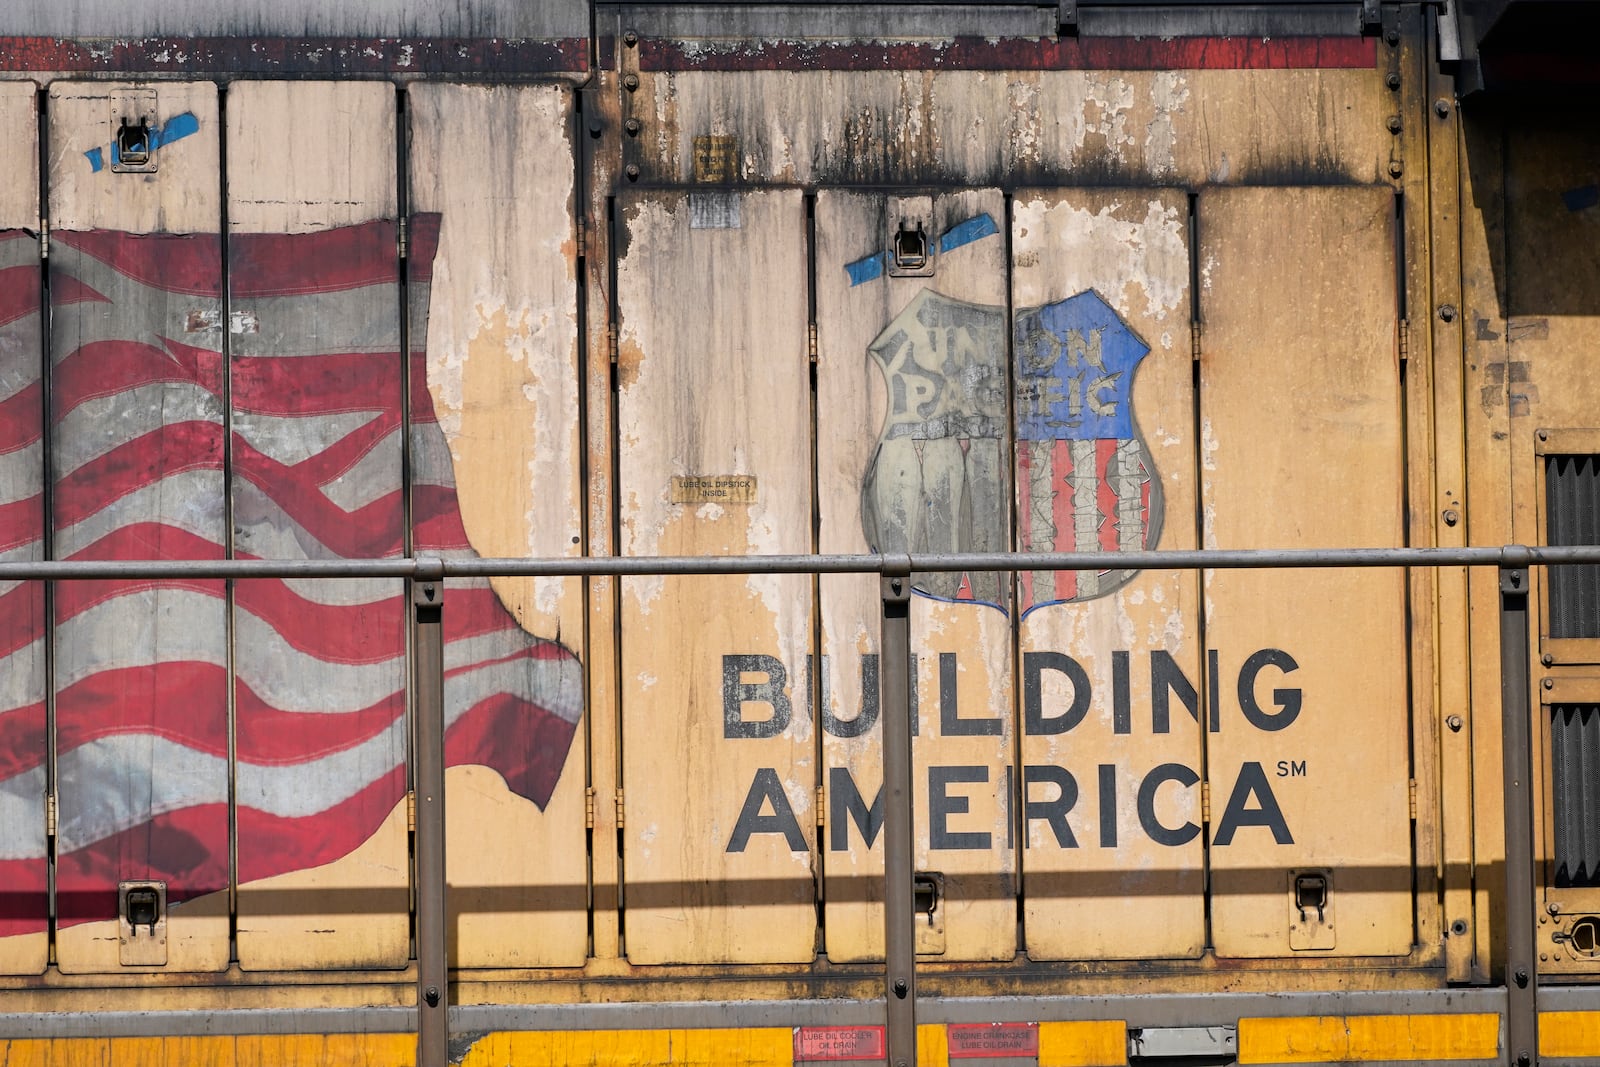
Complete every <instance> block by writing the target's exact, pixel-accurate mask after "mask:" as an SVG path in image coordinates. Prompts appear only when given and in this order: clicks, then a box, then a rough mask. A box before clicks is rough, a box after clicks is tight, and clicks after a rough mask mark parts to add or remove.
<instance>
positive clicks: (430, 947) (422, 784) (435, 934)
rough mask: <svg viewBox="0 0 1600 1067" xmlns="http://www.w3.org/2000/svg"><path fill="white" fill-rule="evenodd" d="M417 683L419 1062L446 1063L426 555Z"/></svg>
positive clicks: (434, 630) (435, 596) (439, 729)
mask: <svg viewBox="0 0 1600 1067" xmlns="http://www.w3.org/2000/svg"><path fill="white" fill-rule="evenodd" d="M411 606H412V609H413V611H414V612H415V614H416V644H415V657H414V663H415V667H416V677H415V682H414V685H413V688H412V694H413V697H414V703H413V710H414V713H415V715H416V737H415V752H416V757H415V758H416V787H415V788H416V818H417V823H416V825H417V829H416V835H417V837H416V849H417V1067H445V1064H446V1061H447V1059H448V1055H449V1041H450V985H449V971H448V967H449V956H448V954H447V953H448V947H447V945H446V943H445V901H444V896H445V882H444V879H445V874H444V619H443V615H444V612H443V608H444V563H443V562H442V561H441V560H437V559H419V560H418V561H417V570H416V577H415V578H414V579H413V580H412V583H411Z"/></svg>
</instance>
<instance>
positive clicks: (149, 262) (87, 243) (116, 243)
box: [50, 230, 222, 299]
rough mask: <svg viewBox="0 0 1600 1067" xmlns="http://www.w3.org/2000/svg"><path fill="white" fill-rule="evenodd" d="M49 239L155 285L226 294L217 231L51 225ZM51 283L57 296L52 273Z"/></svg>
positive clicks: (188, 293) (211, 294)
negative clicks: (151, 231) (143, 231)
mask: <svg viewBox="0 0 1600 1067" xmlns="http://www.w3.org/2000/svg"><path fill="white" fill-rule="evenodd" d="M50 240H51V242H52V243H54V242H59V243H61V244H63V245H66V246H67V247H68V248H75V249H77V250H78V251H80V252H82V253H83V254H84V255H87V256H92V257H93V258H95V259H98V260H99V261H100V262H102V263H104V264H106V265H107V266H109V267H111V268H112V269H113V270H115V271H116V272H117V273H118V274H122V275H125V276H126V277H129V278H132V279H133V280H134V281H136V282H138V283H140V284H141V285H146V286H149V287H150V288H152V289H162V290H165V291H166V292H169V293H177V294H179V295H182V296H200V297H211V298H213V299H215V298H217V297H220V296H221V295H222V242H220V241H218V240H217V238H216V235H215V234H170V233H159V234H138V233H123V232H120V231H116V230H51V231H50ZM50 288H51V297H52V299H54V296H55V277H54V276H52V277H51V284H50Z"/></svg>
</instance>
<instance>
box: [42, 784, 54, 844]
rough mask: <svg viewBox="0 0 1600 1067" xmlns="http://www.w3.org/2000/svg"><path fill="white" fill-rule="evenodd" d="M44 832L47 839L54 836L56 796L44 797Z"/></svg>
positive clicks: (51, 794) (46, 795)
mask: <svg viewBox="0 0 1600 1067" xmlns="http://www.w3.org/2000/svg"><path fill="white" fill-rule="evenodd" d="M44 832H45V836H47V837H54V836H56V795H55V794H54V793H46V794H45V795H44Z"/></svg>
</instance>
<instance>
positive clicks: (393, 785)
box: [0, 216, 583, 936]
mask: <svg viewBox="0 0 1600 1067" xmlns="http://www.w3.org/2000/svg"><path fill="white" fill-rule="evenodd" d="M438 226H439V219H438V217H437V216H419V217H417V218H416V219H415V220H413V226H412V232H413V239H412V243H411V249H412V250H411V258H410V277H411V281H412V282H413V286H412V290H411V295H412V319H413V327H414V328H413V331H412V337H413V342H412V351H410V352H409V353H404V354H402V352H401V336H400V330H399V314H398V311H397V307H398V304H397V301H398V295H399V290H398V285H397V283H398V281H399V275H398V260H397V258H396V254H395V249H396V226H395V224H394V222H392V221H376V222H372V223H367V224H364V225H358V226H351V227H345V228H342V229H337V230H331V231H326V232H322V233H315V234H297V235H281V234H261V235H252V234H243V235H238V234H236V235H231V236H230V237H229V238H228V241H229V245H228V251H229V274H228V295H229V304H228V312H229V313H228V314H227V316H226V321H225V319H224V305H223V301H222V289H221V285H222V277H223V270H222V261H221V248H222V246H221V241H220V240H219V238H218V237H216V236H215V235H186V236H173V235H151V236H137V235H131V234H122V233H112V232H90V233H60V232H58V233H53V234H52V248H51V256H50V268H49V269H50V284H51V297H52V304H53V307H52V313H53V320H52V321H53V329H52V352H51V353H50V363H51V381H50V387H51V388H50V392H51V399H50V426H49V440H50V445H51V448H50V465H51V472H50V473H51V477H52V478H53V480H54V494H53V500H52V505H53V507H52V511H53V514H52V515H51V517H50V521H51V523H52V524H53V535H54V554H55V555H56V556H57V557H58V558H70V559H216V558H222V557H223V556H224V555H226V554H227V553H228V552H229V550H230V549H231V551H232V552H233V554H234V555H236V556H237V557H239V558H264V559H328V558H341V557H343V558H355V557H393V556H399V555H401V554H403V553H404V552H405V551H406V529H407V507H406V488H407V486H406V484H405V469H404V467H405V465H404V460H403V454H404V449H403V441H404V436H403V435H405V434H407V433H408V432H409V434H410V444H411V453H412V462H411V468H410V473H411V478H410V481H411V485H410V489H411V496H410V521H411V531H412V538H411V539H412V542H413V547H414V550H415V551H416V552H418V553H430V554H440V555H446V556H449V555H457V556H460V555H470V554H472V549H471V547H470V545H469V543H468V540H467V536H466V532H465V530H464V528H463V525H462V520H461V515H460V509H459V507H458V505H457V501H456V495H455V483H454V476H453V469H452V465H451V460H450V453H449V449H448V446H447V444H446V442H445V439H444V436H443V433H442V432H441V430H440V428H439V425H438V423H437V420H436V418H435V416H434V411H433V405H432V402H431V397H430V394H429V392H428V389H427V360H426V355H425V351H424V349H423V343H424V338H425V337H426V307H427V299H426V296H427V285H428V283H429V281H430V277H431V267H432V259H433V254H434V249H435V247H436V243H437V234H438ZM14 244H15V245H17V246H18V248H22V249H24V250H23V251H17V250H15V249H14V248H13V245H14ZM5 257H10V258H5ZM25 259H31V262H32V264H34V266H32V267H29V266H27V263H26V262H24V260H25ZM13 260H16V261H17V265H15V266H13V264H12V261H13ZM36 264H37V244H36V243H35V242H34V241H33V239H32V238H31V237H29V238H27V239H26V241H22V240H21V239H20V237H18V236H16V235H0V270H27V269H34V270H36V269H37V267H36ZM5 277H7V278H9V277H10V275H6V276H5ZM18 280H19V281H20V282H22V283H26V281H27V279H26V277H19V279H18ZM24 287H25V286H12V285H10V284H7V285H5V286H4V287H3V289H0V404H3V405H6V407H5V409H4V410H5V412H6V414H7V415H8V416H9V415H10V414H11V413H12V412H13V411H16V412H18V413H20V414H19V415H18V418H17V419H16V420H13V419H11V418H9V417H8V418H7V419H6V421H5V423H4V429H3V430H0V494H3V495H0V551H4V552H5V553H6V556H7V558H39V557H40V556H41V554H42V553H41V547H42V535H43V528H44V523H45V518H44V512H43V506H42V480H41V479H42V472H40V439H41V434H40V432H39V430H40V427H39V425H38V423H39V419H38V416H37V414H35V415H34V416H33V421H32V423H31V424H30V423H29V421H28V419H29V416H28V414H27V413H28V412H29V411H32V412H35V413H37V412H39V411H40V410H41V406H40V401H39V393H38V390H39V388H40V382H39V373H38V367H39V360H38V356H37V346H36V343H35V347H34V348H33V349H32V352H31V354H30V353H29V351H28V349H27V345H26V344H25V343H20V342H19V343H15V344H14V343H13V340H14V339H15V338H22V339H24V340H25V339H26V337H28V336H32V337H34V338H37V336H38V322H37V307H36V303H37V293H38V284H37V276H35V279H34V281H33V283H32V286H31V290H30V292H31V297H30V299H32V300H33V301H34V306H31V307H30V306H29V305H28V303H27V301H26V300H23V299H21V298H18V297H15V295H14V294H16V293H17V292H18V291H19V290H20V289H21V288H24ZM13 303H14V304H15V305H16V306H15V307H12V306H11V304H13ZM30 316H32V319H31V325H30ZM30 330H31V331H32V333H31V334H29V332H28V331H30ZM223 331H227V332H228V334H229V336H230V340H231V355H232V359H231V365H229V366H224V363H223V357H222V355H221V350H222V336H223ZM14 351H15V352H20V353H21V355H20V356H17V357H16V358H13V353H14ZM406 359H408V360H409V367H410V374H411V405H410V410H409V412H406V411H405V410H404V407H405V405H404V402H403V396H404V388H405V386H404V374H403V370H404V364H403V363H402V360H406ZM30 363H31V372H30ZM30 373H31V377H30ZM30 391H31V394H30ZM30 395H31V399H30ZM230 408H231V411H230V410H229V409H230ZM407 416H409V417H407ZM230 418H231V426H232V433H231V438H229V437H228V436H227V435H228V430H227V427H228V423H229V421H230ZM30 425H31V427H32V429H31V431H30V429H29V427H30ZM225 439H227V440H228V443H229V448H228V449H227V450H226V451H227V455H226V456H225V450H224V447H223V446H224V441H225ZM16 457H22V459H20V460H18V459H16ZM29 457H31V459H30V458H29ZM225 460H226V462H225ZM30 463H31V466H30ZM30 471H31V472H33V473H31V474H30ZM30 478H33V479H34V480H33V481H32V482H30V481H29V479H30ZM35 483H37V484H35ZM230 494H231V502H232V508H231V519H232V525H231V528H230V526H229V525H228V519H229V517H230V513H229V509H227V508H225V506H224V502H225V500H227V499H228V497H229V495H230ZM30 553H31V555H30ZM0 597H4V598H5V599H4V601H3V603H4V605H5V607H6V608H7V610H5V612H4V614H3V616H0V655H4V656H5V657H7V658H6V660H5V661H4V667H5V674H4V675H3V677H0V744H3V747H0V818H3V819H4V820H5V824H6V825H7V826H8V827H10V828H14V831H13V832H9V833H8V834H7V835H5V836H4V837H3V838H0V887H4V892H3V893H0V924H9V925H0V936H4V935H5V934H6V933H17V932H23V931H25V930H29V929H40V928H42V927H43V923H44V908H43V903H44V901H43V894H42V889H43V885H44V880H43V872H44V860H45V847H46V840H45V836H44V824H43V818H42V806H43V805H42V797H43V793H44V788H45V782H44V764H45V759H44V757H45V744H46V740H45V731H44V701H43V673H42V669H36V668H35V665H36V664H40V663H41V662H42V655H41V650H42V648H43V644H44V641H45V640H46V639H47V638H48V637H49V636H50V635H49V634H48V633H47V628H46V626H45V620H44V617H43V594H42V590H40V588H39V586H38V585H37V583H34V584H32V585H22V586H15V587H12V588H4V587H0ZM444 625H445V642H446V644H445V673H446V679H445V701H446V741H445V747H446V760H447V763H448V764H451V765H458V764H469V763H471V764H483V765H486V766H489V767H491V768H493V769H495V770H496V771H498V772H499V773H500V774H501V775H502V776H503V777H504V779H505V780H506V782H507V784H508V785H509V786H510V788H511V789H513V790H514V791H515V792H517V793H518V794H520V795H522V796H524V797H526V798H527V799H529V800H531V801H533V802H534V803H535V804H537V805H539V806H540V807H543V806H544V805H545V803H546V802H547V801H548V800H549V797H550V794H551V792H552V790H553V789H554V788H555V784H556V782H557V780H558V778H559V777H560V774H561V768H562V764H563V763H564V761H565V758H566V755H567V752H568V749H569V748H570V745H571V741H572V736H573V733H574V731H575V728H576V724H577V721H578V717H579V715H580V713H581V711H582V703H583V695H582V694H583V689H582V673H581V668H580V665H579V663H578V660H577V658H576V656H575V655H574V654H573V653H572V652H571V651H569V650H568V649H566V648H565V647H563V646H561V645H559V644H556V643H553V642H550V641H545V640H541V639H537V638H535V637H533V636H531V635H530V634H528V633H527V632H526V631H524V630H523V629H522V628H521V627H520V626H519V625H518V624H517V622H516V620H515V619H514V618H513V617H512V616H511V614H510V613H509V612H508V611H507V610H506V609H505V607H504V606H503V605H502V604H501V603H500V601H499V599H498V598H497V596H496V595H495V593H494V592H493V590H492V589H491V588H490V587H489V585H488V583H487V582H484V581H478V582H468V581H451V582H449V583H447V586H446V600H445V611H444ZM406 628H407V607H406V598H405V596H404V590H403V588H402V584H401V583H400V582H399V581H396V580H336V581H320V582H319V581H311V580H283V581H278V580H250V581H240V582H238V583H236V586H235V588H234V591H233V605H232V610H231V615H230V611H229V604H228V599H227V590H226V588H225V585H224V583H222V582H218V581H161V582H140V583H133V582H114V583H113V582H92V583H91V582H80V583H59V584H58V585H57V587H56V595H55V610H54V633H53V639H54V643H55V650H56V665H55V707H56V723H57V727H56V757H57V767H58V782H57V791H58V793H59V796H60V819H59V830H58V839H57V844H56V848H57V854H58V888H57V893H58V905H57V906H58V913H59V922H60V923H62V924H63V925H66V924H71V923H76V922H83V921H87V920H92V919H109V918H114V917H115V916H116V910H117V903H116V898H115V890H116V885H117V882H118V881H120V880H125V879H158V880H162V881H165V882H166V883H167V894H168V900H169V901H170V902H172V903H181V902H182V901H184V900H188V899H192V898H194V897H197V896H200V895H202V894H205V893H210V892H214V891H217V890H221V889H224V888H226V886H227V884H228V874H229V871H228V867H229V860H228V810H229V809H228V805H229V784H230V783H229V766H228V736H229V730H228V727H229V723H228V705H229V695H230V686H231V695H232V698H233V703H234V706H235V710H236V727H235V734H236V740H235V745H236V752H237V769H236V773H235V777H234V780H233V787H234V791H235V801H234V804H235V813H236V816H237V821H238V857H239V860H238V862H239V872H238V874H239V879H240V881H241V882H250V881H254V880H257V879H261V878H266V877H269V876H272V875H276V874H281V873H284V872H287V871H292V870H298V869H302V868H306V867H312V866H316V865H320V864H324V863H328V862H330V861H332V860H335V859H338V858H339V857H341V856H344V855H346V854H348V853H349V852H350V851H352V850H353V849H354V848H356V847H357V846H358V845H360V844H361V843H362V842H363V841H365V840H366V839H368V838H369V837H370V836H371V835H372V834H373V833H374V832H375V831H376V830H377V828H378V826H379V825H380V824H381V823H382V821H383V820H384V818H386V817H387V816H388V815H389V813H390V812H391V811H392V810H393V809H394V806H395V805H396V804H397V803H398V802H399V801H400V800H401V798H402V796H403V794H404V791H405V788H406V766H405V758H406V736H407V725H406V717H405V709H406V685H407V676H408V668H407V661H406ZM230 640H231V645H230ZM230 648H231V651H232V661H231V675H230V657H229V652H230ZM30 671H33V672H34V673H29V672H30ZM34 886H37V889H30V887H34Z"/></svg>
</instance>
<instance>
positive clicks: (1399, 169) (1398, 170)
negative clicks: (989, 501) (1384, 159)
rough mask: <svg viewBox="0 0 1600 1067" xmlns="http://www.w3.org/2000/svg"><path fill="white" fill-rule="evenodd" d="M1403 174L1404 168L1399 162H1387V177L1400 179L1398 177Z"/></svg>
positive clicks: (1394, 160) (1393, 160)
mask: <svg viewBox="0 0 1600 1067" xmlns="http://www.w3.org/2000/svg"><path fill="white" fill-rule="evenodd" d="M1405 172H1406V168H1405V167H1404V166H1403V165H1402V164H1401V163H1400V161H1399V160H1398V159H1391V160H1389V177H1391V178H1398V177H1400V175H1402V174H1404V173H1405Z"/></svg>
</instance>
